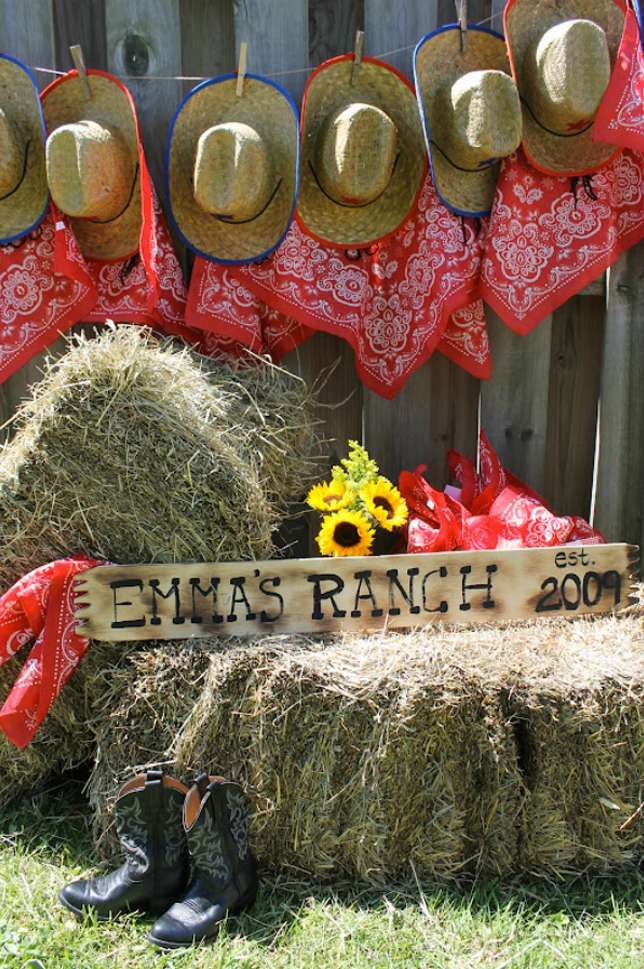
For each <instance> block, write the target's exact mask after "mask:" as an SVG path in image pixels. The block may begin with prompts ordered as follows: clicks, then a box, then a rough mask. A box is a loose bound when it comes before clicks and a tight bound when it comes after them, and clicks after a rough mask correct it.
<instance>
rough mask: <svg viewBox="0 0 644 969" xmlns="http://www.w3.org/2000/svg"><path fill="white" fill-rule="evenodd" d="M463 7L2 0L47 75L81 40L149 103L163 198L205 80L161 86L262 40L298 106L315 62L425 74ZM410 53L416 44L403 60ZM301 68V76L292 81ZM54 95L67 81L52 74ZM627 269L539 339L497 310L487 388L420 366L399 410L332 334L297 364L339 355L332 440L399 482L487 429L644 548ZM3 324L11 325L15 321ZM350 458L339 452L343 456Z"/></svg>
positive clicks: (638, 397)
mask: <svg viewBox="0 0 644 969" xmlns="http://www.w3.org/2000/svg"><path fill="white" fill-rule="evenodd" d="M469 9H470V20H471V21H482V20H487V19H488V18H490V17H493V18H494V19H493V24H492V25H493V26H495V27H496V28H497V29H500V28H501V17H500V14H501V11H502V9H503V0H492V2H490V0H470V4H469ZM454 19H455V18H454V4H453V2H452V0H0V49H3V50H6V51H8V52H10V53H12V54H15V55H16V56H18V57H20V58H22V59H23V60H24V61H26V62H27V63H28V64H30V65H32V66H36V67H42V68H52V67H53V68H56V69H59V70H67V69H69V68H70V67H71V66H72V64H71V59H70V56H69V50H68V46H69V44H73V43H80V44H82V46H83V50H84V53H85V60H86V62H87V64H88V66H90V67H97V68H104V69H107V70H110V71H112V72H114V73H116V74H119V75H123V76H124V77H125V78H126V83H127V84H128V87H129V88H130V90H131V91H132V93H133V95H134V98H135V100H136V102H137V106H138V110H139V118H140V122H141V127H142V131H143V137H144V141H145V145H146V149H147V153H148V159H149V163H150V169H151V172H152V176H153V178H154V180H155V182H156V184H157V186H161V184H162V182H161V178H160V175H161V164H162V152H163V145H164V143H165V137H166V131H167V127H168V123H169V121H170V118H171V117H172V114H173V112H174V109H175V107H176V105H177V103H178V101H179V99H180V98H181V96H182V94H183V93H185V92H186V91H187V90H189V89H190V88H191V87H192V86H193V85H194V83H196V82H194V81H180V80H174V79H162V80H161V79H160V80H150V79H148V78H147V76H148V75H151V76H154V77H159V76H163V77H166V76H170V77H171V78H173V77H175V76H177V75H197V76H213V75H216V74H219V73H222V72H225V71H229V70H233V69H234V67H235V59H236V50H237V49H238V47H239V42H240V41H242V40H246V41H248V43H249V70H254V71H257V72H260V73H266V74H276V73H278V72H279V75H280V76H279V78H278V79H279V80H280V82H282V83H283V84H284V85H285V86H286V87H288V88H289V90H290V91H291V93H292V94H293V95H294V96H295V98H296V99H298V98H299V97H300V95H301V93H302V89H303V86H304V82H305V79H306V72H305V71H304V70H301V68H303V67H304V66H305V65H310V66H315V65H317V64H319V63H320V62H321V61H323V60H325V59H326V58H328V57H330V56H332V55H334V54H338V53H343V52H345V51H347V50H350V49H352V47H353V42H354V37H355V31H356V29H357V28H358V27H362V28H363V29H364V30H365V32H366V37H365V53H367V54H378V53H380V52H382V51H392V50H395V51H396V52H395V53H394V54H390V55H388V56H387V58H386V59H387V60H388V61H390V62H391V63H393V64H395V66H396V67H398V68H400V69H401V70H403V71H404V72H405V73H407V74H408V75H409V73H410V66H411V56H412V51H411V49H410V48H411V46H412V45H413V44H415V42H416V41H417V40H418V38H420V37H421V36H422V34H424V33H426V32H427V31H429V30H432V29H433V28H434V27H435V26H437V25H439V24H441V23H446V22H450V21H453V20H454ZM398 48H403V49H402V50H398ZM282 72H292V73H282ZM36 76H37V78H38V80H39V82H40V83H41V84H42V86H44V85H45V84H46V83H48V81H50V80H51V75H47V74H45V73H37V74H36ZM643 251H644V250H643V248H642V246H639V247H637V248H635V249H632V250H631V251H630V252H628V253H626V254H625V255H624V256H622V257H621V258H620V260H619V261H618V262H617V263H616V265H615V266H614V267H613V269H612V270H611V271H610V272H609V273H608V274H607V278H605V279H602V280H598V281H597V282H596V283H595V284H593V285H592V286H591V287H589V288H588V289H587V290H586V291H585V292H584V293H583V294H581V295H579V296H577V297H575V298H574V299H572V300H570V301H569V302H568V303H567V304H566V305H565V306H563V307H561V308H560V309H559V310H557V311H556V312H555V313H554V314H553V315H552V316H550V317H548V318H547V319H545V320H544V321H543V322H542V323H541V324H540V325H539V326H538V327H537V328H536V329H535V330H534V331H533V332H532V333H531V334H530V335H529V336H527V337H520V336H518V335H516V334H514V333H513V332H511V331H510V330H509V329H508V328H507V327H506V326H504V325H503V324H502V323H501V321H500V320H499V319H498V318H497V317H496V316H495V315H494V314H493V313H489V314H488V318H489V329H490V336H491V345H492V352H493V360H494V374H493V377H492V379H491V380H490V381H487V382H479V381H477V380H475V379H473V378H472V377H470V376H469V375H468V374H466V373H465V372H464V371H462V370H460V369H458V368H457V367H455V366H454V365H453V364H452V363H450V362H449V361H448V360H446V359H445V358H443V357H441V356H440V355H435V356H434V358H433V359H432V360H430V361H429V362H428V363H427V364H425V365H424V366H423V367H421V368H420V370H418V371H417V372H416V373H415V374H414V376H413V377H412V378H411V379H410V380H409V381H408V383H407V385H406V386H405V388H404V389H403V390H402V392H401V393H400V394H399V395H398V397H397V398H396V399H395V400H393V401H386V400H383V399H381V398H379V397H378V396H377V395H375V394H374V393H372V392H371V391H369V390H366V389H364V388H363V387H362V386H361V385H360V384H359V383H358V381H357V380H356V377H355V373H354V367H353V353H352V351H351V349H350V348H349V347H348V346H347V345H346V344H344V343H342V342H341V341H339V340H338V339H337V338H335V337H332V336H330V335H328V334H323V333H318V334H316V335H315V337H314V338H313V339H311V340H310V341H309V342H307V343H305V344H304V345H303V346H302V347H300V348H299V350H298V351H294V352H293V353H292V354H291V355H290V357H289V358H288V360H287V365H288V366H290V367H292V368H293V369H296V370H297V371H298V372H299V373H301V374H302V375H303V376H304V377H305V378H306V377H313V376H316V375H318V374H319V372H320V370H321V369H322V368H324V367H326V366H328V365H329V364H331V363H332V362H333V361H334V360H336V359H337V358H339V364H338V366H337V368H336V370H335V372H334V374H333V377H332V379H331V380H330V381H329V382H328V383H327V386H326V388H325V390H324V402H325V403H333V404H335V403H337V402H338V401H345V403H343V405H342V406H341V407H339V408H336V409H333V410H330V409H327V410H325V411H323V412H322V413H323V414H324V416H325V417H326V419H327V432H328V433H329V434H331V435H332V436H334V437H335V438H337V440H338V442H339V443H340V444H341V443H342V442H344V441H345V440H346V439H347V438H358V439H363V440H364V441H365V442H366V444H367V446H368V447H369V449H370V451H371V452H372V453H373V455H374V457H375V458H377V460H378V461H379V462H380V464H381V466H382V468H383V470H384V471H385V472H387V473H389V474H391V475H393V476H396V475H397V473H398V470H399V469H400V468H401V467H413V466H415V465H417V464H419V463H421V462H423V463H426V464H427V465H428V468H429V477H430V480H431V481H432V483H433V484H435V485H437V486H442V485H443V484H444V483H445V481H446V478H447V468H446V464H445V453H446V450H447V448H448V447H450V446H453V447H456V448H458V449H460V450H462V451H464V452H465V453H466V454H470V455H474V454H475V452H476V441H477V435H478V428H479V426H482V427H484V428H485V429H486V430H487V432H488V434H489V436H490V438H491V440H492V442H493V444H494V445H495V446H496V447H497V449H498V450H499V452H500V454H501V457H502V459H503V460H504V461H505V462H506V463H507V464H508V465H509V467H510V468H511V469H512V470H513V471H514V472H515V473H516V474H518V475H519V476H520V477H522V478H525V479H526V480H527V481H528V482H529V483H530V484H531V485H532V486H533V487H535V488H536V489H538V490H539V491H540V492H541V493H542V494H543V495H544V496H545V497H546V499H547V500H548V501H549V502H550V503H551V504H552V505H553V506H554V508H555V509H556V510H558V511H560V512H566V513H578V514H582V515H585V516H590V515H591V514H594V521H595V524H596V525H597V526H598V527H599V528H601V529H603V530H604V531H605V532H606V534H607V537H608V538H609V539H611V540H625V541H629V542H635V543H638V544H641V543H642V539H643V538H644V520H643V519H644V515H643V512H644V380H643V379H642V372H643V370H644V279H643V277H644V259H643ZM0 325H1V321H0ZM39 366H40V363H39V360H38V359H35V360H34V361H32V362H31V363H30V364H29V365H28V366H26V367H25V368H24V369H23V370H22V371H21V372H20V373H18V374H16V375H15V376H14V377H13V378H11V379H10V380H8V381H7V382H6V383H5V384H4V385H3V386H2V387H0V424H2V423H3V420H6V419H7V418H8V417H9V416H10V415H11V414H12V412H13V411H14V409H15V407H16V405H17V404H18V403H19V401H20V399H21V398H22V397H23V395H24V394H25V391H26V389H27V388H28V386H29V385H30V384H31V383H32V382H33V381H34V380H35V379H37V377H38V372H39ZM333 457H335V455H333Z"/></svg>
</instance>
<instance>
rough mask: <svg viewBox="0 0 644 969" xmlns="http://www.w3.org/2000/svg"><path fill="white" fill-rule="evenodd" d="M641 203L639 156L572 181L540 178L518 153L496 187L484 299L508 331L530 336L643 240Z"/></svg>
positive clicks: (643, 178) (643, 164)
mask: <svg viewBox="0 0 644 969" xmlns="http://www.w3.org/2000/svg"><path fill="white" fill-rule="evenodd" d="M643 199H644V157H643V156H642V155H640V154H639V153H638V152H633V151H628V150H625V151H623V152H622V153H621V154H619V155H618V156H617V157H616V158H614V159H613V160H612V161H611V162H610V163H609V165H607V166H606V168H603V169H602V170H601V171H599V172H596V173H595V174H594V175H585V176H583V177H579V178H573V179H570V178H566V177H564V178H559V177H556V176H553V175H545V174H542V173H540V172H537V171H535V169H533V168H531V167H530V166H529V165H528V163H527V162H526V160H525V158H524V157H523V155H521V154H520V153H517V154H516V155H513V156H512V157H511V158H509V159H508V160H507V161H506V162H505V164H504V166H503V170H502V172H501V177H500V179H499V182H498V185H497V192H496V198H495V201H494V207H493V209H492V215H491V217H490V228H489V231H488V235H487V239H486V242H485V253H484V256H483V264H482V270H481V296H482V297H483V299H484V300H485V301H486V302H487V303H489V305H490V306H491V307H492V308H493V309H494V310H495V311H496V312H497V313H498V314H499V316H500V317H501V318H502V319H503V320H504V322H505V323H507V325H508V326H509V327H510V328H511V329H513V330H516V332H517V333H521V334H525V333H529V332H530V330H532V329H533V328H534V327H535V326H536V325H537V323H540V322H541V320H542V319H543V318H544V317H545V316H547V315H548V313H551V312H552V311H553V310H555V309H556V308H557V307H558V306H561V304H562V303H564V302H565V301H566V300H567V299H570V297H571V296H574V295H575V293H578V292H579V291H580V290H581V289H583V288H584V286H586V285H587V284H588V283H589V282H590V281H591V280H592V279H595V278H596V277H597V276H599V275H601V273H602V272H603V271H604V270H605V269H606V268H607V267H608V266H610V265H611V263H613V262H614V261H615V260H616V259H617V257H618V256H619V254H620V252H623V251H624V250H625V249H628V248H629V246H633V245H635V243H636V242H638V241H639V240H640V239H641V238H642V236H643V235H644V205H643V204H642V202H643Z"/></svg>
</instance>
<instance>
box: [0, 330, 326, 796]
mask: <svg viewBox="0 0 644 969" xmlns="http://www.w3.org/2000/svg"><path fill="white" fill-rule="evenodd" d="M70 344H71V349H70V350H69V351H68V352H67V353H66V354H65V355H64V356H63V357H62V358H60V360H58V361H57V362H56V363H55V364H52V365H51V366H50V367H49V369H48V371H47V372H46V374H45V377H44V378H43V380H42V381H41V383H40V384H38V385H37V387H36V388H35V391H34V395H33V398H32V399H31V400H29V401H27V402H26V404H25V405H24V406H23V408H22V410H21V412H20V414H19V416H18V419H17V431H16V433H15V435H14V437H13V439H12V441H11V442H10V443H8V444H6V445H5V446H4V447H3V448H2V449H1V450H0V546H1V547H2V552H3V554H2V557H1V558H0V592H2V591H4V589H6V588H7V587H8V586H9V585H11V584H12V583H13V582H15V581H16V580H17V579H18V578H19V577H20V576H22V575H24V574H25V573H26V572H29V571H30V570H31V569H33V568H36V567H37V566H39V565H42V564H43V563H45V562H48V561H51V560H53V559H56V558H59V557H61V556H65V555H69V554H70V553H74V552H86V553H88V554H91V555H95V556H97V557H99V558H106V559H110V560H112V561H115V562H123V563H126V562H166V561H182V560H183V561H198V560H201V561H217V560H219V561H227V560H229V561H235V560H242V559H253V558H266V557H269V556H270V555H271V554H272V553H273V552H274V551H275V549H274V545H273V535H274V532H275V530H276V529H277V527H278V526H279V525H280V523H281V522H282V519H283V517H284V515H285V514H286V513H287V511H288V506H289V504H290V503H291V502H292V501H294V500H297V499H300V498H301V497H302V494H303V491H304V490H305V489H306V486H307V484H308V482H309V479H310V478H311V476H312V475H313V473H314V471H313V469H314V463H313V462H312V460H311V455H312V454H313V453H314V452H315V435H314V427H313V422H312V420H311V418H310V406H309V404H310V401H309V395H308V392H307V390H306V387H305V385H304V384H303V382H302V381H301V380H299V379H298V378H297V377H293V376H292V375H289V374H287V373H285V372H284V371H281V370H279V369H278V368H275V367H272V366H270V365H269V364H263V365H262V366H260V367H254V368H252V369H250V368H247V369H245V370H241V369H240V370H235V369H233V368H231V367H230V366H224V365H215V364H213V362H212V361H210V360H204V359H202V358H200V357H198V356H197V355H196V354H194V353H192V352H191V351H188V350H186V349H182V350H179V349H177V347H176V346H174V345H173V344H171V343H169V342H167V341H165V342H162V343H159V341H158V340H157V339H156V338H155V337H154V335H153V334H151V333H150V332H149V331H146V330H144V329H143V328H141V327H128V326H119V327H117V328H114V327H112V328H109V329H107V330H105V331H103V332H102V333H101V334H100V336H98V337H97V338H96V339H91V340H88V339H86V338H84V337H82V336H81V337H76V338H74V340H73V341H70ZM118 649H119V648H117V649H115V648H114V647H109V650H108V654H104V653H103V652H102V651H100V650H98V651H97V647H96V646H94V647H93V648H92V650H91V651H90V658H89V659H88V660H86V661H85V663H84V664H83V667H82V668H81V671H79V672H78V673H76V674H75V676H74V677H73V679H72V681H71V682H70V684H69V685H68V686H67V688H66V689H65V691H64V693H63V695H62V696H61V697H60V699H59V700H58V702H57V703H56V705H55V707H54V711H53V713H52V714H50V716H49V717H48V718H47V720H46V722H45V724H44V725H43V726H42V727H41V729H40V731H39V733H38V739H37V741H36V743H35V744H34V745H32V746H31V747H30V748H28V749H27V750H26V751H24V752H20V753H19V752H17V751H15V749H14V748H13V747H10V745H8V744H6V743H0V807H1V806H2V805H3V803H6V800H7V798H9V797H11V796H14V795H15V794H17V793H19V792H20V791H22V790H29V788H30V787H34V786H38V785H39V784H41V783H42V782H44V781H45V780H46V778H47V777H48V776H50V775H51V774H54V773H56V772H58V771H60V770H61V769H63V768H66V767H70V766H73V765H75V764H77V763H79V762H80V761H81V760H83V759H87V758H91V756H93V748H92V742H93V741H92V740H91V737H92V734H91V733H88V732H87V731H86V729H85V727H83V728H82V729H81V727H80V724H81V723H84V721H85V719H86V717H87V716H89V711H90V706H91V703H92V702H93V698H94V697H95V696H97V695H98V694H97V691H98V690H99V681H98V674H99V672H100V663H99V664H98V665H96V662H95V660H97V658H98V657H103V656H105V659H106V660H107V659H108V658H109V663H110V664H112V665H113V664H115V665H116V666H117V667H118V666H119V663H120V662H121V661H122V660H123V658H124V657H125V656H126V655H129V652H130V651H131V650H132V647H131V646H130V647H127V648H125V649H123V648H120V655H118V656H117V657H116V659H115V658H114V657H115V656H116V653H117V652H118ZM18 662H19V661H18V660H15V661H14V662H13V663H12V664H10V665H9V666H8V667H6V668H5V669H4V670H3V671H2V674H1V677H0V701H1V700H2V699H3V698H4V696H5V695H6V693H7V692H8V689H9V686H10V684H11V683H12V682H13V680H14V679H15V675H16V670H17V665H18ZM86 664H87V665H86ZM90 701H91V702H90ZM88 704H90V706H88ZM20 779H22V781H21V782H20Z"/></svg>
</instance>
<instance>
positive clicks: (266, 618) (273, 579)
mask: <svg viewBox="0 0 644 969" xmlns="http://www.w3.org/2000/svg"><path fill="white" fill-rule="evenodd" d="M267 583H270V584H271V585H273V586H274V587H275V588H276V589H277V587H278V586H280V585H281V584H282V580H281V579H280V577H279V575H271V576H267V577H266V578H265V579H262V581H261V582H260V583H259V591H260V592H263V593H264V595H265V596H269V597H270V598H272V599H277V601H278V602H279V607H278V608H279V612H278V613H277V615H275V616H270V615H269V614H268V613H267V612H266V610H265V609H262V611H261V612H260V614H259V618H260V619H261V621H262V622H277V620H278V619H281V618H282V616H283V615H284V597H283V596H281V595H280V593H279V592H271V590H270V589H267V588H266V584H267Z"/></svg>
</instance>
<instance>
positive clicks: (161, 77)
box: [30, 11, 502, 82]
mask: <svg viewBox="0 0 644 969" xmlns="http://www.w3.org/2000/svg"><path fill="white" fill-rule="evenodd" d="M501 15H502V11H498V12H497V13H494V14H492V16H491V17H486V18H485V20H478V21H477V22H476V23H475V24H472V26H474V27H482V26H484V25H485V24H489V23H492V21H493V20H496V18H497V17H500V16H501ZM415 46H416V44H408V45H407V46H406V47H395V48H394V49H393V50H385V51H382V53H380V54H372V55H370V56H372V57H377V58H380V59H382V58H384V57H392V56H393V55H394V54H403V53H405V51H408V50H413V49H414V48H415ZM30 67H31V70H32V71H38V72H39V73H40V74H54V75H56V76H57V77H62V76H63V74H67V73H68V72H67V71H57V70H54V68H52V67H35V66H32V65H30ZM314 70H315V68H314V67H297V68H294V69H293V70H290V71H265V72H263V73H264V75H265V76H266V77H286V76H287V75H289V74H310V73H311V72H312V71H314ZM114 76H115V77H118V79H119V80H120V81H130V82H131V81H206V80H208V77H209V76H210V75H198V74H146V75H144V76H142V77H133V76H132V75H130V74H115V75H114Z"/></svg>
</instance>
